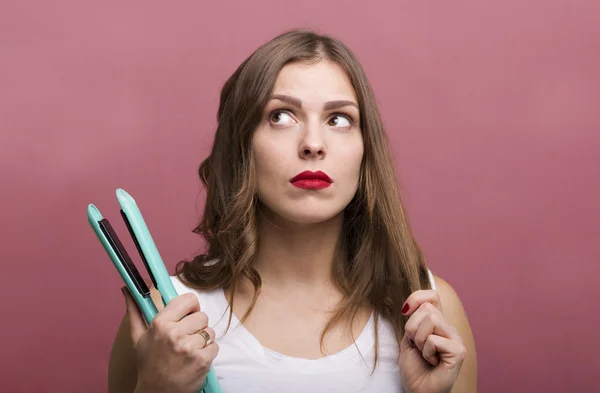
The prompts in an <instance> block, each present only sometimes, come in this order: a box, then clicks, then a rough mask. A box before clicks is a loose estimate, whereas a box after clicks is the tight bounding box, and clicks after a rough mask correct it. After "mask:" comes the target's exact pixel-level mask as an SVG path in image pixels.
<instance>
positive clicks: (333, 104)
mask: <svg viewBox="0 0 600 393" xmlns="http://www.w3.org/2000/svg"><path fill="white" fill-rule="evenodd" d="M271 99H272V100H279V101H283V102H285V103H288V104H290V105H293V106H295V107H297V108H302V101H301V100H299V99H298V98H296V97H292V96H288V95H285V94H274V95H273V96H272V97H271ZM344 106H353V107H355V108H356V109H359V108H358V105H357V104H356V103H355V102H354V101H348V100H336V101H328V102H326V103H325V104H324V105H323V110H326V111H328V110H332V109H338V108H342V107H344Z"/></svg>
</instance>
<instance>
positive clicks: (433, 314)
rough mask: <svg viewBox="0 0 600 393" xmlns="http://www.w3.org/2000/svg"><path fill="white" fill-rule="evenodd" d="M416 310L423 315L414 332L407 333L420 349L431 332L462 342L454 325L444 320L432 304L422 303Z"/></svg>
mask: <svg viewBox="0 0 600 393" xmlns="http://www.w3.org/2000/svg"><path fill="white" fill-rule="evenodd" d="M418 312H422V313H423V315H424V316H423V317H422V318H421V320H420V322H419V325H418V327H417V330H416V331H415V332H414V334H413V333H412V331H409V334H408V335H409V337H410V338H412V339H413V340H414V342H415V345H416V346H417V348H419V349H420V350H421V351H422V350H423V347H424V346H425V341H426V340H427V337H428V336H429V335H431V334H435V335H438V336H442V337H445V338H449V339H452V340H458V341H460V342H462V339H461V338H460V336H459V335H458V333H457V332H456V329H454V327H453V326H452V325H450V323H448V321H446V318H444V316H443V315H442V313H441V311H440V310H438V309H437V308H435V307H434V306H433V305H431V304H429V303H423V304H422V305H421V306H420V307H419V310H418ZM413 316H414V314H413ZM411 318H412V317H411ZM411 330H412V326H411Z"/></svg>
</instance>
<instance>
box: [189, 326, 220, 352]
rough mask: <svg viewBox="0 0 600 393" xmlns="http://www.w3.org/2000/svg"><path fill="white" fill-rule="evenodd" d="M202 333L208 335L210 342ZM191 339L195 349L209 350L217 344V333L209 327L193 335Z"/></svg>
mask: <svg viewBox="0 0 600 393" xmlns="http://www.w3.org/2000/svg"><path fill="white" fill-rule="evenodd" d="M200 332H206V333H208V336H209V338H208V340H207V339H206V337H204V335H203V334H201V333H200ZM190 337H191V340H192V347H193V348H199V349H207V348H208V347H210V346H211V345H213V344H214V343H215V331H214V330H213V329H211V328H209V327H205V328H203V329H199V330H198V331H197V332H196V333H194V334H192V335H191V336H190Z"/></svg>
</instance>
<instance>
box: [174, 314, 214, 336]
mask: <svg viewBox="0 0 600 393" xmlns="http://www.w3.org/2000/svg"><path fill="white" fill-rule="evenodd" d="M207 326H208V315H206V314H205V313H203V312H202V311H197V312H195V313H192V314H190V315H188V316H186V317H184V318H183V319H182V320H181V321H179V322H178V323H177V329H178V330H179V331H180V332H181V333H183V334H194V333H196V332H197V331H198V330H201V329H204V328H205V327H207Z"/></svg>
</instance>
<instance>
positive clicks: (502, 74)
mask: <svg viewBox="0 0 600 393" xmlns="http://www.w3.org/2000/svg"><path fill="white" fill-rule="evenodd" d="M84 3H86V4H84ZM599 21H600V3H598V2H597V1H596V0H588V1H584V0H578V1H574V0H562V1H558V0H531V1H522V0H506V1H497V2H493V3H492V2H487V1H480V0H454V1H387V2H382V1H373V0H369V1H365V2H364V3H363V4H356V3H355V4H352V2H349V1H344V2H341V1H335V2H331V1H330V2H322V1H315V0H311V1H308V0H305V1H304V2H295V3H285V2H282V1H272V0H261V1H238V2H237V4H236V5H232V4H231V2H227V1H217V2H204V1H176V2H167V1H154V0H153V1H148V0H146V1H102V2H82V1H65V0H60V1H18V0H13V1H6V0H5V1H2V2H1V3H0V163H1V165H0V179H1V183H0V184H1V190H2V193H1V194H0V217H1V220H0V266H1V269H2V270H1V274H0V278H1V280H2V282H1V285H0V291H1V296H2V300H3V301H2V306H1V307H2V312H1V314H0V315H1V321H2V322H1V325H2V328H1V329H2V330H1V336H0V337H2V349H1V350H0V362H1V363H0V373H1V386H2V388H1V390H2V391H3V392H36V393H39V392H63V393H66V392H82V391H86V392H105V391H106V373H107V361H108V356H109V351H110V347H111V343H112V340H113V337H114V334H115V331H116V328H117V325H118V323H119V320H120V318H121V316H122V313H123V311H124V302H123V298H122V295H121V293H120V291H119V288H120V286H121V282H120V279H119V278H118V276H117V274H116V272H115V270H114V268H113V267H112V266H111V263H110V260H109V259H108V257H107V256H106V254H105V253H104V250H103V249H102V248H101V246H100V244H99V243H98V240H97V239H96V238H95V235H94V234H93V232H92V230H91V229H90V227H89V225H88V223H87V218H86V207H87V205H88V203H94V204H95V205H96V206H98V207H99V209H100V210H101V212H102V213H103V214H104V216H105V217H107V218H109V219H111V220H112V222H113V224H114V225H115V227H116V230H117V232H118V233H119V234H122V237H123V239H126V240H127V242H126V246H128V248H129V249H130V250H131V251H132V253H133V255H134V256H136V257H137V254H136V253H135V250H134V248H133V244H132V243H131V241H129V236H128V235H127V234H126V230H125V226H124V225H123V223H122V221H121V219H120V217H119V215H118V204H117V202H116V199H115V195H114V191H115V189H116V188H117V187H122V188H124V189H126V190H127V191H128V192H130V193H131V194H132V195H133V196H134V197H135V198H136V200H137V201H138V204H139V206H140V208H141V210H142V212H143V214H144V217H145V219H146V221H147V223H148V225H149V227H150V229H151V231H152V233H153V235H154V238H155V240H156V242H157V245H158V247H159V250H160V251H161V253H162V256H163V258H164V259H165V261H166V263H167V265H168V267H169V268H170V269H172V268H173V266H174V264H175V262H176V261H177V260H179V259H182V258H187V257H189V256H191V255H193V254H194V252H195V251H196V250H197V249H199V248H201V246H202V243H201V242H200V240H199V238H197V237H196V236H195V235H193V234H192V233H191V232H190V231H191V229H192V227H193V226H194V224H195V222H196V220H197V218H198V215H199V211H200V208H201V206H202V198H201V196H202V194H200V197H199V190H200V188H199V182H198V180H197V177H196V168H197V165H198V163H199V162H200V160H201V159H202V158H204V157H205V156H206V154H207V152H208V149H209V146H210V144H211V142H212V135H213V132H214V128H215V118H216V110H217V105H218V96H219V91H220V88H221V86H222V84H223V82H224V81H225V79H226V78H227V77H228V76H229V75H230V74H231V73H232V72H233V71H234V70H235V68H236V67H237V66H238V64H239V63H241V62H242V61H243V59H245V58H246V56H248V55H249V54H250V53H251V52H252V51H253V50H254V49H255V48H256V47H258V46H259V45H260V44H262V43H263V42H265V41H267V40H268V39H270V38H272V37H274V36H275V35H276V34H279V33H280V32H282V31H284V30H287V29H289V28H293V27H303V26H306V27H312V28H317V29H319V30H320V31H322V32H325V33H331V34H334V35H336V36H338V37H340V38H342V39H343V40H344V41H345V42H347V44H348V45H350V47H351V48H352V49H353V50H354V51H355V52H356V54H357V55H358V56H359V58H360V60H361V61H362V63H363V65H364V67H365V69H366V71H367V73H368V75H369V76H370V79H371V82H372V84H373V86H374V89H375V91H376V94H377V98H378V100H379V103H380V104H381V111H382V114H383V117H384V120H385V122H386V124H387V128H388V131H389V134H390V138H391V141H392V144H393V150H394V153H395V156H396V159H397V165H398V168H399V170H400V173H401V182H402V185H403V187H404V189H405V198H406V200H407V204H408V209H409V213H410V216H411V219H412V222H413V224H414V227H415V230H416V233H417V235H418V238H419V240H420V241H421V243H422V244H423V247H424V249H425V251H426V254H427V256H428V259H429V263H430V266H431V268H432V270H433V271H434V273H436V274H437V275H439V276H441V277H443V278H445V279H446V280H448V281H449V282H450V283H451V284H452V285H453V286H454V288H455V289H456V290H457V292H458V293H459V294H460V296H461V297H462V300H463V302H464V305H465V308H466V310H467V312H468V315H469V317H470V321H471V324H472V327H473V330H474V333H475V339H476V343H477V349H478V358H479V377H480V384H479V386H480V391H481V392H509V391H510V392H546V393H549V392H566V391H568V392H591V391H593V390H595V389H597V388H598V386H599V384H600V382H598V370H600V360H599V359H600V357H599V356H598V350H599V348H600V334H599V331H600V330H599V322H600V318H599V317H598V309H599V307H598V300H599V299H600V288H599V286H598V284H597V283H598V277H600V263H599V262H600V241H599V239H598V236H599V234H600V184H599V183H600V180H599V179H600V177H599V175H600V173H599V172H600V71H599V70H600V22H599ZM136 261H138V259H136ZM596 391H597V390H596Z"/></svg>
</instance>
